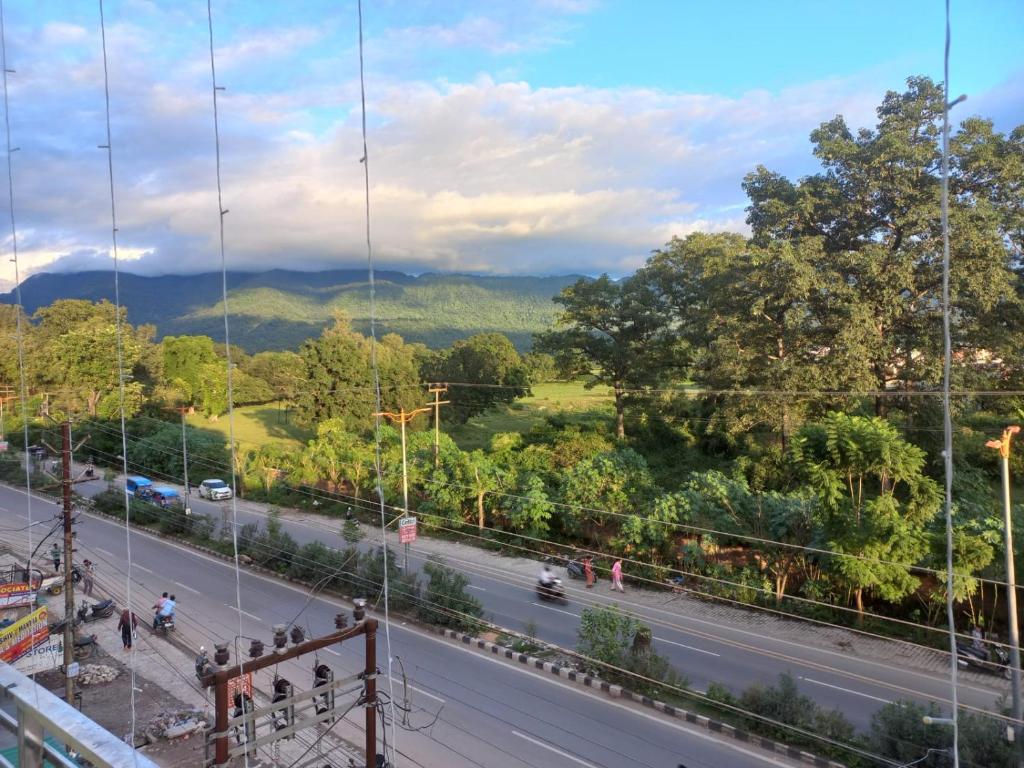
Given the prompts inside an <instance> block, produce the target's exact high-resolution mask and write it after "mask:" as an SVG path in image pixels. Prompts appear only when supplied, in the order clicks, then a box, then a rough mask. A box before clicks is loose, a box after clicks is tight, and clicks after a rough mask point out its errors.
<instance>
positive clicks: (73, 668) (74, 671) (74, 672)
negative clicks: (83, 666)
mask: <svg viewBox="0 0 1024 768" xmlns="http://www.w3.org/2000/svg"><path fill="white" fill-rule="evenodd" d="M67 674H68V677H78V662H77V661H72V662H71V663H70V664H68V673H67Z"/></svg>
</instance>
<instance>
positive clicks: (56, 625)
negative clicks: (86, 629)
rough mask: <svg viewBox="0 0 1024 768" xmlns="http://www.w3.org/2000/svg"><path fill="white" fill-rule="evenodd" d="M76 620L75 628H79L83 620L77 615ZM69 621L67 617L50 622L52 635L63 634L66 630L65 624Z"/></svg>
mask: <svg viewBox="0 0 1024 768" xmlns="http://www.w3.org/2000/svg"><path fill="white" fill-rule="evenodd" d="M74 622H75V623H74V628H75V629H77V628H78V626H79V625H80V624H81V623H82V620H81V619H79V618H78V617H77V616H76V617H75V620H74ZM67 623H68V620H67V619H66V618H65V619H60V620H58V621H55V622H53V623H52V624H50V627H49V629H50V634H51V635H59V634H61V633H62V632H63V631H64V627H65V625H66V624H67Z"/></svg>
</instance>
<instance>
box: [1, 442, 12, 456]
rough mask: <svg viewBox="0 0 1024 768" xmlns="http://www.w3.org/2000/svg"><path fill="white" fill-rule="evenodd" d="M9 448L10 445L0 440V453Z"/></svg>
mask: <svg viewBox="0 0 1024 768" xmlns="http://www.w3.org/2000/svg"><path fill="white" fill-rule="evenodd" d="M9 447H10V444H9V443H8V442H7V441H6V440H0V453H2V452H3V451H6V450H7V449H8V448H9Z"/></svg>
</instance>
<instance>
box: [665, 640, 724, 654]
mask: <svg viewBox="0 0 1024 768" xmlns="http://www.w3.org/2000/svg"><path fill="white" fill-rule="evenodd" d="M651 639H652V640H657V641H658V642H659V643H668V644H669V645H678V646H679V647H680V648H689V649H690V650H691V651H696V652H697V653H706V654H707V655H708V656H721V655H722V654H720V653H715V652H714V651H705V650H704V649H703V648H694V647H693V646H692V645H686V644H685V643H677V642H676V641H675V640H666V639H665V638H664V637H652V638H651Z"/></svg>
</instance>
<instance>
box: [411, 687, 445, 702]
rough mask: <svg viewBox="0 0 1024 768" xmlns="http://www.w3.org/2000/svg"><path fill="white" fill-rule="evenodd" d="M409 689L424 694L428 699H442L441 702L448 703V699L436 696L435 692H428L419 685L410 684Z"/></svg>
mask: <svg viewBox="0 0 1024 768" xmlns="http://www.w3.org/2000/svg"><path fill="white" fill-rule="evenodd" d="M409 690H410V691H416V693H422V694H423V695H424V696H426V697H427V698H428V699H433V700H434V701H440V702H441V703H442V704H447V703H448V702H447V701H445V700H444V699H442V698H441V697H440V696H435V695H434V694H432V693H427V692H426V691H424V690H423V689H422V688H417V687H416V686H415V685H410V686H409Z"/></svg>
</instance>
